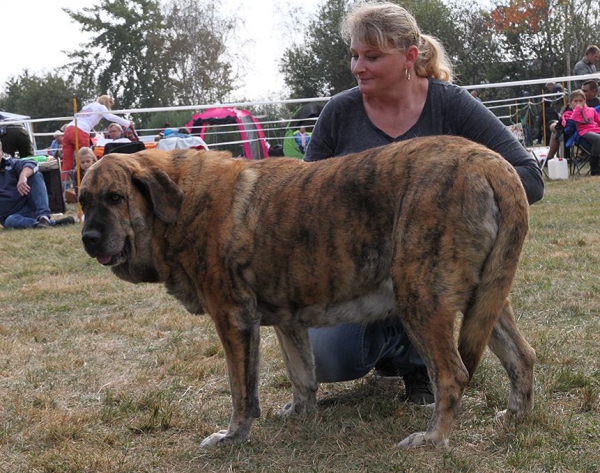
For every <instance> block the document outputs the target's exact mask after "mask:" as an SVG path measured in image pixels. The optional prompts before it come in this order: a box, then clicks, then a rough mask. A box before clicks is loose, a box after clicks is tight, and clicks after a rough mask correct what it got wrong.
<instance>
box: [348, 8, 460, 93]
mask: <svg viewBox="0 0 600 473" xmlns="http://www.w3.org/2000/svg"><path fill="white" fill-rule="evenodd" d="M342 36H343V37H344V39H345V40H346V41H348V42H349V41H350V40H351V39H352V38H354V39H357V40H359V41H361V42H362V43H365V44H367V45H369V46H371V47H373V48H377V49H379V50H380V51H383V52H392V51H394V50H401V51H402V50H406V49H408V48H409V47H410V46H412V45H414V46H416V47H417V48H418V49H419V58H418V59H417V62H416V63H415V66H414V68H415V73H416V74H417V75H418V76H419V77H434V78H436V79H440V80H444V81H452V64H451V63H450V60H449V59H448V57H447V56H446V51H445V50H444V46H442V43H440V42H439V41H438V40H437V39H436V38H434V37H433V36H428V35H424V34H422V33H421V31H420V30H419V26H418V25H417V22H416V20H415V18H414V17H413V16H412V15H411V14H410V13H409V12H408V11H407V10H406V9H404V8H402V7H401V6H399V5H396V4H394V3H369V2H363V3H358V4H357V5H356V6H354V7H353V8H352V9H351V10H350V12H349V13H348V14H347V15H346V18H345V20H344V22H343V23H342Z"/></svg>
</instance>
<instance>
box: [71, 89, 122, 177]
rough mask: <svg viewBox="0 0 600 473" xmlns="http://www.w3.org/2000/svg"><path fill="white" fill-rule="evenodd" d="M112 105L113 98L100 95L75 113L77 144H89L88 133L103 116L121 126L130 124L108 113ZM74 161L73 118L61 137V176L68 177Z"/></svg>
mask: <svg viewBox="0 0 600 473" xmlns="http://www.w3.org/2000/svg"><path fill="white" fill-rule="evenodd" d="M113 105H114V100H113V99H112V98H111V97H110V96H109V95H101V96H100V97H98V98H97V99H96V101H95V102H91V103H88V104H87V105H84V106H83V108H82V109H81V111H80V112H79V113H77V114H76V115H75V117H76V119H77V129H78V137H79V146H81V147H85V146H88V147H89V146H90V145H91V141H90V133H91V132H92V130H93V129H94V127H95V126H96V125H97V124H98V123H99V122H100V120H102V119H103V118H105V119H106V120H109V121H111V122H115V123H118V124H119V125H121V126H124V127H127V126H130V125H131V122H130V121H129V120H125V119H124V118H122V117H118V116H117V115H113V114H112V113H110V109H111V108H112V106H113ZM74 162H75V120H73V121H72V122H70V123H67V127H66V129H65V135H64V137H63V161H62V170H63V171H64V172H65V173H63V177H65V176H66V179H68V176H69V173H68V172H67V171H72V170H73V168H74Z"/></svg>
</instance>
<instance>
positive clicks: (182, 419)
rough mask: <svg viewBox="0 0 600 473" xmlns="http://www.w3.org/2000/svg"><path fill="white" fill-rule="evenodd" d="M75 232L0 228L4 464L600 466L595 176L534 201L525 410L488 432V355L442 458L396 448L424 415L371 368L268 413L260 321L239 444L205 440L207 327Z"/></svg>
mask: <svg viewBox="0 0 600 473" xmlns="http://www.w3.org/2000/svg"><path fill="white" fill-rule="evenodd" d="M69 210H70V213H75V212H76V209H75V208H70V209H69ZM79 232H80V225H75V226H73V227H68V228H65V227H63V228H56V229H50V230H25V231H3V230H0V261H1V265H0V301H1V305H0V472H10V473H13V472H57V473H59V472H60V473H65V472H106V473H109V472H110V473H118V472H177V473H184V472H211V471H219V472H221V471H235V472H250V471H252V472H256V471H258V472H285V471H289V472H344V473H350V472H439V471H443V472H478V473H480V472H521V471H523V472H537V471H540V472H542V471H543V472H562V471H565V472H566V471H578V472H596V471H600V360H599V359H600V179H599V178H590V177H583V178H577V179H575V178H571V179H570V180H569V181H560V182H549V183H548V185H547V191H546V197H545V198H544V200H543V201H542V202H540V203H538V204H536V205H534V206H533V207H532V208H531V230H530V233H529V237H528V241H527V243H526V247H525V250H524V254H523V257H522V261H521V266H520V270H519V273H518V278H517V281H516V284H515V287H514V290H513V295H512V301H513V307H514V309H515V314H516V316H517V317H518V319H519V325H520V327H521V329H522V330H523V332H524V333H525V335H526V338H527V339H528V340H529V342H530V343H531V345H532V346H533V347H534V348H535V350H536V352H537V357H538V363H537V365H536V384H535V396H536V404H535V408H534V411H533V414H532V416H531V417H530V418H528V419H527V420H526V421H525V422H524V423H522V424H520V425H518V426H516V427H515V426H509V427H499V426H497V425H495V424H494V422H493V418H494V415H495V413H496V411H498V410H501V409H503V408H504V407H505V406H506V403H507V398H508V380H507V378H506V375H505V372H504V370H503V369H502V368H501V366H500V364H499V362H498V361H497V359H496V358H495V357H494V356H493V355H491V354H490V353H489V352H487V353H486V356H485V359H484V360H483V362H482V364H481V366H480V367H479V369H478V371H477V373H476V375H475V377H474V379H473V381H472V383H471V385H470V386H469V388H468V389H467V391H466V393H465V397H464V401H463V408H462V411H461V414H460V415H459V417H458V420H457V424H456V427H455V429H454V431H453V435H452V437H451V439H450V448H448V449H440V450H436V449H433V448H430V447H427V448H422V449H416V450H410V451H400V450H397V449H396V448H395V444H396V443H397V442H398V441H400V440H402V439H403V438H404V437H405V436H406V435H408V434H409V433H411V432H413V431H416V430H424V429H425V427H426V425H427V422H428V420H429V417H430V414H431V412H430V410H429V409H428V408H426V407H418V406H414V405H409V404H405V403H404V402H402V400H401V397H402V394H403V389H404V388H403V384H402V383H401V382H399V383H395V382H382V381H377V380H375V379H374V378H373V377H372V376H367V377H365V378H363V379H361V380H358V381H356V382H351V383H338V384H324V385H321V386H320V390H319V406H318V410H317V412H316V413H315V414H314V415H311V416H309V417H306V418H299V419H292V420H289V421H282V420H280V419H279V418H278V417H277V416H276V415H275V413H276V412H277V410H278V409H279V408H280V407H281V406H283V405H284V404H285V403H286V402H287V401H288V400H289V398H290V396H291V392H290V384H289V382H288V381H287V377H286V375H285V370H284V366H283V362H282V359H281V356H280V353H279V348H278V346H277V342H276V337H275V335H274V332H273V331H272V329H270V328H263V329H262V333H263V338H262V347H261V354H262V365H261V386H260V395H261V406H262V417H261V418H260V419H258V420H257V421H256V422H255V424H254V427H253V429H252V431H251V434H250V439H249V441H248V442H246V443H244V444H242V445H239V446H235V447H231V448H229V447H227V448H215V449H207V450H201V449H200V448H199V444H200V442H201V441H202V439H203V438H204V437H206V436H207V435H209V434H211V433H213V432H215V431H216V430H219V429H222V428H225V427H226V426H227V423H228V421H229V415H230V409H231V404H230V402H231V401H230V393H229V384H228V380H227V375H226V369H225V361H224V358H223V352H222V349H221V346H220V343H219V341H218V338H217V336H216V334H215V331H214V329H213V326H212V323H211V322H210V320H209V319H208V317H205V316H204V317H197V316H192V315H189V314H188V313H186V312H185V311H184V310H183V309H182V308H181V307H180V306H179V304H178V303H177V302H175V301H174V300H173V299H172V298H171V297H169V296H167V295H166V293H165V291H164V289H163V288H162V286H159V285H132V284H129V283H126V282H123V281H120V280H118V279H117V278H116V277H114V276H112V273H111V272H110V271H109V270H107V269H106V268H103V267H101V266H100V265H99V264H97V263H96V262H95V260H92V259H91V258H88V257H87V256H86V254H85V253H84V251H83V249H82V246H81V243H80V240H79V238H80V235H79Z"/></svg>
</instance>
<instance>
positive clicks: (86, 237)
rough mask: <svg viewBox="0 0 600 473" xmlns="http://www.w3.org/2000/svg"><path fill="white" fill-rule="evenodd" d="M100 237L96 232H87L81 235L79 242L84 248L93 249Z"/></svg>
mask: <svg viewBox="0 0 600 473" xmlns="http://www.w3.org/2000/svg"><path fill="white" fill-rule="evenodd" d="M101 236H102V235H101V234H100V232H99V231H97V230H88V231H86V232H84V233H82V235H81V241H83V244H84V245H85V247H86V248H93V247H94V246H96V245H97V244H98V242H99V241H100V237H101Z"/></svg>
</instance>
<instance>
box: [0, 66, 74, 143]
mask: <svg viewBox="0 0 600 473" xmlns="http://www.w3.org/2000/svg"><path fill="white" fill-rule="evenodd" d="M72 93H73V90H72V89H71V87H70V85H69V84H68V83H67V82H66V81H65V80H64V78H62V77H60V76H59V75H58V74H56V73H48V74H46V75H45V76H42V77H38V76H35V75H30V74H29V72H28V71H27V70H25V71H24V72H23V73H22V74H21V75H20V76H18V77H13V78H11V79H9V80H8V82H7V83H6V93H5V94H4V96H3V98H2V99H0V110H6V111H9V112H12V113H18V114H21V115H28V116H30V117H34V118H52V117H69V116H72V115H73V105H72ZM64 123H65V122H64V121H48V122H40V123H35V124H34V128H35V131H36V132H37V133H51V132H53V131H55V130H57V129H58V128H60V127H61V126H62V125H64ZM36 141H37V146H38V148H44V147H46V146H48V145H49V144H50V142H51V141H52V137H50V136H48V137H41V138H38V139H37V140H36Z"/></svg>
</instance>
